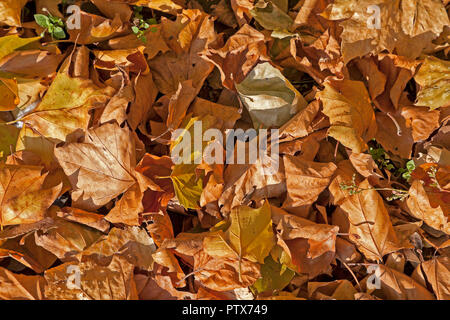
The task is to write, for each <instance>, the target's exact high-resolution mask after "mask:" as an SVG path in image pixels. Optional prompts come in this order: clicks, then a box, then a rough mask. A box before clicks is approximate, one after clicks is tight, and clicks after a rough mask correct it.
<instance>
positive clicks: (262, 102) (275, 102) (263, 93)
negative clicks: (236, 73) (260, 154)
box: [236, 62, 307, 128]
mask: <svg viewBox="0 0 450 320" xmlns="http://www.w3.org/2000/svg"><path fill="white" fill-rule="evenodd" d="M236 89H237V91H238V93H239V96H240V97H241V99H242V102H243V103H244V105H245V106H246V107H247V109H248V111H249V113H250V116H251V117H252V120H253V125H254V126H255V128H258V127H259V126H260V125H263V126H264V127H280V126H282V125H283V124H285V123H286V122H287V121H288V120H289V119H290V118H292V116H293V115H294V114H296V113H297V112H299V111H300V110H301V109H303V108H305V107H306V105H307V102H306V100H305V99H304V98H303V96H302V95H301V94H300V93H299V92H298V91H297V90H296V89H295V88H294V87H293V86H292V84H291V83H290V82H289V81H288V80H287V79H286V78H285V77H284V76H283V75H282V74H281V72H280V71H279V70H278V69H276V68H275V67H273V66H272V65H271V64H270V63H268V62H264V63H260V64H258V65H257V66H256V67H255V68H253V70H252V71H251V72H250V73H249V74H248V75H247V77H246V78H245V79H244V80H243V81H242V82H241V83H239V84H237V85H236Z"/></svg>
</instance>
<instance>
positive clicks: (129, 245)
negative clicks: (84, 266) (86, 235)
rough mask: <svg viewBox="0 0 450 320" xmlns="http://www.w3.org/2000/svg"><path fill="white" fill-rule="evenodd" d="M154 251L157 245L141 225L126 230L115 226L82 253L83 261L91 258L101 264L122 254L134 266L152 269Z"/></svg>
mask: <svg viewBox="0 0 450 320" xmlns="http://www.w3.org/2000/svg"><path fill="white" fill-rule="evenodd" d="M154 251H156V246H155V244H154V242H153V240H152V239H151V238H150V236H149V235H148V234H147V232H146V231H145V230H143V229H140V228H139V227H127V228H126V229H124V230H122V229H118V228H113V229H111V231H110V232H109V233H108V235H106V236H103V237H101V238H100V239H98V241H97V242H96V243H94V244H93V245H91V246H90V247H89V248H87V249H86V250H84V251H83V252H82V253H81V261H85V260H87V259H91V260H93V261H96V262H97V263H98V264H100V265H108V264H109V263H110V261H111V259H113V258H114V257H115V256H121V257H124V258H125V260H127V261H128V262H129V263H131V264H133V265H134V266H136V267H138V268H140V269H143V270H147V271H151V270H152V268H153V258H152V255H151V253H153V252H154Z"/></svg>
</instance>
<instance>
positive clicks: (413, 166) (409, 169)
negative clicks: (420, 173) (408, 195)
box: [397, 160, 416, 182]
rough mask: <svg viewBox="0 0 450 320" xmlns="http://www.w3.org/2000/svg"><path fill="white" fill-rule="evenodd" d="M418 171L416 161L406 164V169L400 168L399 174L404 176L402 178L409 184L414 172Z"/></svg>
mask: <svg viewBox="0 0 450 320" xmlns="http://www.w3.org/2000/svg"><path fill="white" fill-rule="evenodd" d="M415 169H416V164H415V163H414V160H409V161H408V162H407V163H406V168H400V169H398V171H397V172H398V174H401V175H402V178H403V179H405V180H406V181H408V182H409V180H410V179H411V174H412V172H413V171H414V170H415Z"/></svg>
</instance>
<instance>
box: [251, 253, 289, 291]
mask: <svg viewBox="0 0 450 320" xmlns="http://www.w3.org/2000/svg"><path fill="white" fill-rule="evenodd" d="M294 275H295V272H294V271H292V270H291V269H288V268H286V267H285V266H284V265H282V264H280V263H278V262H276V261H274V260H273V258H272V256H270V255H269V256H268V257H267V258H266V259H265V260H264V264H263V265H262V266H261V278H259V279H258V280H257V281H256V282H255V284H254V285H253V288H254V289H255V290H256V291H258V292H259V293H261V292H267V291H269V292H273V291H275V290H282V289H283V288H284V287H286V286H287V285H288V284H289V282H290V281H291V280H292V278H293V277H294Z"/></svg>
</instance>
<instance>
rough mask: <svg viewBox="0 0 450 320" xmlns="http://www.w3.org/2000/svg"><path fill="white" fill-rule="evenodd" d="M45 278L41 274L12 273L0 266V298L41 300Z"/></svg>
mask: <svg viewBox="0 0 450 320" xmlns="http://www.w3.org/2000/svg"><path fill="white" fill-rule="evenodd" d="M44 286H45V280H44V277H42V276H39V275H37V276H25V275H22V274H14V273H12V272H11V271H9V270H8V269H5V268H1V267H0V299H2V300H43V299H44Z"/></svg>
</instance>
